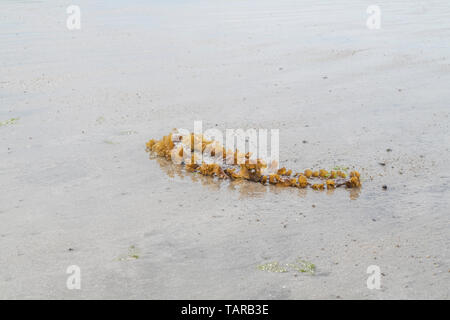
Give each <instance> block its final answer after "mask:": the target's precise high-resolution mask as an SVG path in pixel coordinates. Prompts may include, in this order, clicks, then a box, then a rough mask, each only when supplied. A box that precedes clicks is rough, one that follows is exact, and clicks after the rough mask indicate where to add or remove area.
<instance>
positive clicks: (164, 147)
mask: <svg viewBox="0 0 450 320" xmlns="http://www.w3.org/2000/svg"><path fill="white" fill-rule="evenodd" d="M146 151H147V152H150V153H153V154H155V155H157V156H159V157H164V158H166V159H167V160H171V161H173V162H175V163H177V164H180V165H183V166H184V167H185V169H186V170H187V171H190V172H197V173H199V174H202V175H204V176H211V177H217V178H219V179H231V180H234V179H244V180H249V181H254V182H258V183H261V184H263V185H269V184H270V185H277V186H285V187H296V188H308V187H310V188H312V189H314V190H324V189H329V190H330V189H335V188H338V187H347V188H359V187H361V180H360V173H359V172H358V171H352V172H350V174H349V176H347V174H346V173H345V172H344V171H342V170H332V171H327V170H325V169H320V170H311V169H306V170H304V171H303V172H296V173H293V171H292V170H290V169H289V170H288V169H286V168H284V167H283V168H280V169H276V168H277V167H278V163H276V161H272V162H271V163H270V164H268V163H267V162H266V161H264V160H263V159H259V158H257V159H255V158H253V157H252V154H251V153H250V152H248V153H246V154H243V153H241V152H239V150H236V151H232V150H226V149H225V148H224V147H223V146H222V145H221V144H219V143H217V142H216V141H213V140H207V139H205V138H204V136H203V135H201V134H194V133H190V134H188V135H184V136H183V135H181V134H179V133H178V132H177V131H176V130H175V131H173V132H172V133H170V134H169V135H167V136H164V137H163V138H162V139H161V140H154V139H151V140H150V141H148V142H147V143H146ZM336 169H338V168H336Z"/></svg>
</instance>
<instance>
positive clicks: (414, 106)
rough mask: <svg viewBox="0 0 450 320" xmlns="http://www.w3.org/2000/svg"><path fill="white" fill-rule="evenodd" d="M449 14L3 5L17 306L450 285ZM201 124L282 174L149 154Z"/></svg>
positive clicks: (5, 194) (419, 7) (290, 6)
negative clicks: (269, 143) (272, 138)
mask: <svg viewBox="0 0 450 320" xmlns="http://www.w3.org/2000/svg"><path fill="white" fill-rule="evenodd" d="M449 16H450V4H449V1H447V0H430V1H421V0H411V1H407V2H405V1H387V0H381V1H377V2H376V3H375V2H370V1H369V2H362V1H359V0H342V1H332V0H324V1H313V0H304V1H293V0H277V1H275V0H215V1H202V0H189V1H181V0H180V1H172V0H171V1H161V0H157V1H144V0H127V1H125V0H114V1H107V0H98V1H88V0H77V1H69V2H65V1H55V0H50V1H12V0H3V1H0V26H1V28H0V48H1V50H0V182H1V183H0V252H1V254H0V299H25V298H33V299H44V298H51V299H95V298H96V299H139V298H143V299H350V298H355V299H413V298H422V299H437V298H441V299H449V289H448V288H449V283H450V252H449V248H450V234H449V230H450V220H449V207H450V200H449V199H450V174H449V172H450V156H449V146H450V129H449V124H450V121H449V113H450V109H449V101H450V90H449V84H450V47H449V45H448V44H449V39H450V19H449ZM198 119H202V120H203V125H204V127H205V128H216V129H218V130H220V131H222V132H226V129H227V128H242V129H244V130H248V129H250V128H258V129H259V128H269V129H276V130H278V132H279V152H278V156H279V159H278V161H277V164H278V167H276V166H271V164H272V161H266V163H265V165H267V168H263V167H264V165H263V164H262V162H261V163H260V165H261V166H260V167H259V168H257V165H258V163H256V164H251V163H249V164H248V166H247V163H246V161H247V158H246V154H248V152H249V151H248V150H245V151H244V149H242V148H240V147H236V148H230V149H232V154H233V156H232V157H230V159H233V160H234V155H235V154H236V153H235V151H236V149H238V150H240V152H241V153H237V154H236V158H237V159H238V158H242V159H244V163H241V164H236V165H235V164H234V163H233V165H230V167H226V166H224V167H222V166H221V167H220V168H217V167H216V166H210V165H205V166H202V163H200V164H198V167H195V168H192V170H194V171H196V172H190V171H188V170H187V169H188V168H187V167H186V165H184V164H183V163H181V164H176V163H173V162H172V161H171V160H170V161H169V160H167V159H166V157H165V155H164V157H159V156H155V154H151V156H152V160H149V159H148V157H149V155H150V153H146V152H144V149H145V145H144V144H145V142H148V141H149V139H151V138H155V139H156V140H155V141H154V142H155V143H151V144H150V145H149V146H148V147H149V150H153V149H155V150H154V151H152V153H154V152H155V151H156V153H157V152H158V150H159V151H162V150H164V148H163V149H159V147H155V146H156V145H157V142H156V141H157V140H161V138H162V137H163V136H164V135H166V136H167V135H168V134H169V133H170V130H171V129H172V128H187V129H189V131H190V132H194V128H193V126H192V124H193V122H194V121H195V120H198ZM194 138H195V137H194ZM210 140H211V139H210ZM202 142H203V141H202ZM163 145H166V144H163ZM202 145H203V143H202ZM159 146H161V144H160V145H159ZM205 148H206V145H205ZM156 149H158V150H156ZM186 151H187V150H186ZM225 153H226V152H225ZM269 154H270V153H268V155H269ZM178 155H179V154H178ZM183 155H184V153H183ZM258 157H259V156H258ZM258 157H257V158H258ZM259 158H261V159H262V158H263V157H259ZM222 159H223V158H222ZM249 159H250V155H249V157H248V160H249ZM194 160H195V159H194ZM194 162H195V161H194ZM241 165H243V167H242V166H241ZM250 165H254V166H255V167H251V166H250ZM233 167H234V168H235V169H234V171H233ZM283 167H284V168H286V169H285V171H284V169H283ZM268 168H273V169H274V170H276V171H272V172H265V171H264V170H265V169H268ZM275 168H276V169H275ZM308 168H310V170H311V171H307V170H306V169H308ZM226 169H227V170H226ZM289 169H291V170H292V171H291V172H289ZM320 169H324V170H326V171H322V172H321V171H320ZM252 170H254V171H252ZM278 170H281V171H278ZM297 170H298V171H297ZM354 171H356V172H358V175H357V180H358V182H359V183H360V184H361V187H352V188H349V187H348V186H347V182H348V181H349V180H350V179H351V178H355V177H356V174H353V176H352V172H354ZM201 172H203V173H204V174H205V175H204V174H201ZM288 173H289V174H288ZM211 175H212V176H211ZM221 175H224V176H223V177H225V176H226V177H227V179H219V177H220V176H221ZM313 175H317V177H314V176H313ZM343 175H345V177H343ZM309 176H310V177H309ZM264 177H266V178H264ZM263 179H266V180H265V181H263ZM340 179H342V180H340ZM255 180H257V181H259V182H255ZM328 180H331V181H330V182H329V184H327V181H328ZM261 182H264V184H263V183H261ZM332 183H334V186H335V187H336V188H333V185H332ZM340 183H344V184H343V185H342V186H341V187H337V185H338V184H340ZM355 183H356V182H355ZM285 184H286V185H287V184H289V186H290V187H283V186H282V185H285ZM291 185H293V186H292V187H291ZM313 185H316V187H314V188H313ZM302 186H306V187H305V188H303V187H302ZM322 188H323V190H314V189H322ZM302 270H303V271H305V272H303V271H302ZM285 271H286V272H285Z"/></svg>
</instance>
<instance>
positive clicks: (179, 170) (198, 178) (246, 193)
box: [151, 156, 360, 200]
mask: <svg viewBox="0 0 450 320" xmlns="http://www.w3.org/2000/svg"><path fill="white" fill-rule="evenodd" d="M151 158H152V159H155V160H156V161H157V162H158V164H159V166H160V167H161V169H162V170H163V171H164V172H165V173H166V174H167V175H168V176H169V177H170V178H175V177H178V178H180V179H182V180H184V178H185V177H188V178H190V179H191V180H192V181H193V182H196V183H198V182H200V183H201V184H202V186H204V187H206V188H208V189H210V190H214V191H219V190H220V189H222V188H227V189H228V190H231V191H237V192H239V195H240V197H242V198H259V197H263V196H264V194H266V193H267V192H271V193H274V194H279V193H280V192H282V191H285V190H286V189H288V188H286V187H283V186H278V185H275V186H272V185H269V186H264V185H262V184H260V183H253V182H250V181H247V180H240V179H239V180H223V179H217V178H214V177H210V176H204V175H202V174H198V173H195V172H187V171H186V170H185V169H184V168H183V166H180V165H177V164H174V163H173V162H172V161H169V160H166V159H165V158H161V157H157V156H154V157H153V156H152V157H151ZM290 190H292V189H290ZM296 191H297V192H298V195H299V196H300V197H302V198H305V197H306V196H307V194H308V192H320V191H317V190H309V189H306V188H305V189H298V190H296ZM346 191H347V192H348V194H349V197H350V199H351V200H356V199H358V197H359V194H360V189H359V188H350V189H346ZM335 192H336V189H329V190H327V191H326V194H327V195H329V196H331V195H333V194H334V193H335Z"/></svg>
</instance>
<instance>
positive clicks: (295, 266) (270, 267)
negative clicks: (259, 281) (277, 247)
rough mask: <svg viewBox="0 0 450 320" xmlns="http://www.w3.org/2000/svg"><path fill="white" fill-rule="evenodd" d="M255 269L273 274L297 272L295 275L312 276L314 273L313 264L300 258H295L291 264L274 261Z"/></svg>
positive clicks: (314, 267)
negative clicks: (304, 274) (305, 274)
mask: <svg viewBox="0 0 450 320" xmlns="http://www.w3.org/2000/svg"><path fill="white" fill-rule="evenodd" d="M257 269H258V270H261V271H266V272H275V273H286V272H297V273H308V274H311V275H313V274H314V273H315V272H316V266H315V264H313V263H311V262H309V261H307V260H304V259H302V258H297V259H296V260H295V261H294V262H293V263H279V262H276V261H274V262H269V263H266V264H262V265H259V266H258V267H257Z"/></svg>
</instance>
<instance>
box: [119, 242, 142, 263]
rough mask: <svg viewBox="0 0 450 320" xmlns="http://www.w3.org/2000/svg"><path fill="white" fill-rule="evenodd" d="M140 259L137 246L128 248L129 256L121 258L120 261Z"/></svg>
mask: <svg viewBox="0 0 450 320" xmlns="http://www.w3.org/2000/svg"><path fill="white" fill-rule="evenodd" d="M136 259H139V250H138V249H137V248H136V247H135V246H130V247H129V248H128V254H127V255H123V256H121V257H119V261H127V260H136Z"/></svg>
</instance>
